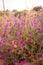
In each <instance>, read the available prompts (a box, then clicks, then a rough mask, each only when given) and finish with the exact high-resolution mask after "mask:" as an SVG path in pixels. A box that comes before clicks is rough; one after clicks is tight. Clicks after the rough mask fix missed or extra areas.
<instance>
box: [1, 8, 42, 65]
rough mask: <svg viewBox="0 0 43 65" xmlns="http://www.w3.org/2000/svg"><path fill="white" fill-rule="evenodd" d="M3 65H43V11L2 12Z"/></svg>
mask: <svg viewBox="0 0 43 65" xmlns="http://www.w3.org/2000/svg"><path fill="white" fill-rule="evenodd" d="M1 61H2V62H4V63H3V64H1V65H43V9H40V10H38V11H35V10H31V11H27V10H25V11H21V12H8V11H7V12H0V63H1Z"/></svg>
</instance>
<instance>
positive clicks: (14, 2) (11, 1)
mask: <svg viewBox="0 0 43 65" xmlns="http://www.w3.org/2000/svg"><path fill="white" fill-rule="evenodd" d="M4 3H5V9H8V10H11V11H12V10H13V9H17V10H19V11H20V10H25V9H28V10H31V9H32V8H33V7H34V6H43V0H4ZM0 10H3V5H2V0H0Z"/></svg>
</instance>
